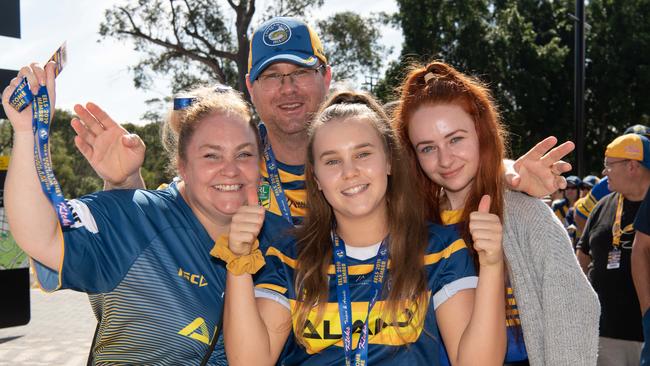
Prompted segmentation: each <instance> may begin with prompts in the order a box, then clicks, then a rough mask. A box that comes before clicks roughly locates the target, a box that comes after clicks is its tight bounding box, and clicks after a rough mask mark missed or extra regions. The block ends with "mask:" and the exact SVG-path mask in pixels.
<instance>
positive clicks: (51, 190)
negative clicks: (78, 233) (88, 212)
mask: <svg viewBox="0 0 650 366" xmlns="http://www.w3.org/2000/svg"><path fill="white" fill-rule="evenodd" d="M50 60H54V61H56V62H57V66H56V69H55V72H54V74H55V76H58V75H59V73H60V72H61V70H62V69H63V66H64V62H65V43H64V44H63V45H62V46H61V47H60V48H59V49H58V50H56V52H55V53H54V55H53V56H52V57H51V58H50ZM48 62H49V61H48ZM9 103H10V104H11V106H12V107H13V108H15V109H16V110H17V111H19V112H20V111H22V110H23V109H25V108H27V106H28V105H29V104H30V103H31V105H32V133H33V134H34V164H35V165H36V173H37V175H38V180H39V182H40V183H41V189H42V190H43V193H45V196H46V197H47V198H48V199H49V200H50V203H52V206H53V207H54V211H55V212H56V215H57V217H58V219H59V223H60V224H61V226H62V227H68V226H71V225H72V224H73V223H74V217H73V215H72V210H71V209H70V206H69V205H68V203H67V202H66V200H65V198H64V197H63V191H62V190H61V186H60V185H59V182H58V181H57V180H56V177H55V176H54V171H53V170H52V159H51V157H50V148H49V139H50V126H51V124H50V122H51V118H52V110H51V105H50V96H49V95H48V93H47V87H46V86H44V85H41V86H40V87H39V89H38V93H37V94H36V95H34V94H33V93H32V92H31V89H30V87H29V83H28V82H27V78H23V80H22V81H21V82H20V84H18V86H17V87H16V90H14V92H13V93H12V94H11V97H10V98H9Z"/></svg>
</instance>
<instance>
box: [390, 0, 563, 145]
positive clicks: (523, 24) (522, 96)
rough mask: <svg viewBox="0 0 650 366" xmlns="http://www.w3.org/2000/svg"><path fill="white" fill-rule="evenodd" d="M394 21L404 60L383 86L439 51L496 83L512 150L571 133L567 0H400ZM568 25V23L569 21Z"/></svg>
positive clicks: (439, 54) (493, 86)
mask: <svg viewBox="0 0 650 366" xmlns="http://www.w3.org/2000/svg"><path fill="white" fill-rule="evenodd" d="M398 4H399V12H398V13H397V14H396V15H395V16H394V22H395V24H397V25H399V26H401V27H402V29H403V32H404V47H403V50H402V56H401V60H400V61H401V62H396V63H394V64H393V65H392V66H391V68H389V70H388V72H387V73H386V77H385V79H384V80H383V81H382V84H381V86H380V96H381V97H382V98H383V99H385V100H388V99H391V98H394V97H395V94H394V93H391V91H393V90H394V89H395V87H396V86H397V85H399V82H401V80H402V78H403V76H404V70H405V69H406V68H407V66H408V64H409V63H410V62H412V61H414V60H415V61H417V62H420V63H425V62H428V61H429V60H431V59H433V58H435V59H440V60H443V61H445V62H447V63H450V64H451V65H453V66H454V67H456V68H457V69H459V70H461V71H463V72H465V73H468V74H471V75H474V76H477V77H479V78H480V79H481V80H483V81H484V82H486V83H487V84H488V85H489V87H490V88H491V90H492V92H493V94H494V96H495V99H496V101H497V104H498V106H499V109H500V112H501V115H502V118H503V120H504V122H505V123H506V125H507V126H508V128H509V130H510V132H511V136H512V138H511V142H512V144H511V147H512V152H513V155H518V154H520V153H521V152H522V151H524V150H526V149H528V148H529V147H530V144H531V143H532V142H533V141H536V140H540V139H541V138H543V137H545V136H547V135H549V134H555V135H557V136H559V137H560V138H561V139H562V138H564V139H568V138H570V137H571V135H570V134H571V132H572V131H573V129H572V128H571V123H572V121H571V109H570V108H571V106H570V104H569V102H570V101H571V100H572V99H571V98H570V96H571V85H572V84H571V83H570V80H571V78H572V75H571V74H569V73H568V72H567V70H572V69H566V67H567V65H568V64H569V62H570V58H569V56H570V49H569V47H568V45H567V43H566V42H567V41H568V40H569V39H570V37H568V36H567V34H569V35H570V31H571V28H570V27H568V25H567V21H566V20H565V19H566V18H567V16H566V13H567V8H566V3H565V2H562V1H559V2H557V1H555V2H549V1H536V0H528V1H514V0H496V1H488V0H472V1H467V2H450V1H443V0H425V1H415V0H399V1H398ZM569 25H570V24H569Z"/></svg>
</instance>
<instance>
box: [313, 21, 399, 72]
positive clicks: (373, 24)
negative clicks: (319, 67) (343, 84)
mask: <svg viewBox="0 0 650 366" xmlns="http://www.w3.org/2000/svg"><path fill="white" fill-rule="evenodd" d="M380 21H381V19H380V18H379V17H373V18H370V17H369V18H364V17H362V16H360V15H359V14H355V13H352V12H343V13H337V14H335V15H333V16H331V17H329V18H327V19H325V20H322V21H319V22H318V34H321V35H322V40H321V41H322V42H323V44H324V47H325V54H326V55H327V57H328V62H329V63H330V64H332V65H333V66H334V73H335V75H334V77H335V79H337V80H345V79H354V78H355V77H356V76H358V75H361V74H363V73H373V74H374V73H376V72H377V71H378V70H379V68H380V67H381V61H382V60H381V59H380V58H379V57H377V55H378V54H379V55H384V54H386V53H387V51H388V49H387V48H386V47H384V46H381V45H379V38H380V33H379V29H378V24H379V23H380ZM348 60H355V62H349V61H348Z"/></svg>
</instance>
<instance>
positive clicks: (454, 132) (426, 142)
mask: <svg viewBox="0 0 650 366" xmlns="http://www.w3.org/2000/svg"><path fill="white" fill-rule="evenodd" d="M457 132H465V133H467V130H465V129H463V128H459V129H457V130H454V131H451V132H450V133H448V134H446V135H445V136H444V138H448V137H449V136H452V135H454V134H456V133H457ZM433 143H435V141H433V140H426V141H420V142H418V143H417V145H415V147H416V148H417V147H418V146H420V145H428V144H433Z"/></svg>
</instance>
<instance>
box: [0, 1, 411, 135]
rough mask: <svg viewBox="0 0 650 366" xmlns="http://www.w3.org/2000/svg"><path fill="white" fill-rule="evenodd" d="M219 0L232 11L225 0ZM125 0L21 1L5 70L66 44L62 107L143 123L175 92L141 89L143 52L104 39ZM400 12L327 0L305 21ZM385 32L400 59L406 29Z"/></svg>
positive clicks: (0, 59) (6, 46)
mask: <svg viewBox="0 0 650 366" xmlns="http://www.w3.org/2000/svg"><path fill="white" fill-rule="evenodd" d="M215 1H217V2H219V3H223V5H224V7H228V5H227V4H226V1H225V0H215ZM124 2H125V1H124V0H120V1H109V0H104V1H83V2H82V1H78V0H58V1H38V0H20V6H21V8H20V14H21V39H15V38H9V37H3V36H0V49H1V50H2V53H1V54H0V68H2V69H10V70H18V69H19V68H20V67H22V66H24V65H28V64H29V63H31V62H34V61H38V62H41V63H43V62H45V61H46V60H47V59H48V58H49V57H50V56H51V54H52V53H53V52H54V51H55V50H56V49H57V48H58V47H59V46H60V45H61V44H62V43H63V42H64V41H66V42H67V51H68V63H67V65H66V67H65V69H64V70H63V71H62V73H61V74H60V75H59V77H58V78H57V98H56V99H57V108H63V109H68V110H72V107H73V106H74V104H76V103H85V102H88V101H93V102H95V103H97V104H99V105H100V106H101V107H102V108H104V109H105V110H106V111H107V112H108V113H109V115H111V116H112V117H113V119H115V120H116V121H118V122H131V123H136V124H138V123H140V117H141V116H142V114H143V113H144V112H145V111H146V110H147V108H148V107H147V106H146V105H145V101H146V100H149V99H152V98H162V97H165V96H167V95H169V94H171V88H170V86H169V83H168V82H167V80H165V78H164V77H162V76H157V75H155V76H154V77H155V78H156V82H155V83H154V86H153V87H152V88H151V89H148V90H141V89H136V88H135V87H134V85H133V74H132V72H130V71H129V66H133V65H135V64H136V63H137V62H138V60H139V59H140V58H141V56H142V54H141V53H139V52H137V51H135V50H134V49H133V44H132V43H131V42H129V41H117V40H115V39H112V38H106V39H102V38H101V36H100V35H99V33H98V31H99V24H100V23H101V22H102V21H103V20H104V11H105V10H106V9H108V8H110V7H112V6H113V5H117V4H122V3H124ZM82 4H83V5H82ZM265 4H266V2H265V1H263V0H258V5H257V9H265V8H266V5H265ZM396 10H397V5H396V4H395V2H394V1H393V0H372V1H368V0H363V1H350V0H325V5H324V6H323V7H322V8H321V9H319V10H318V11H317V12H315V13H317V17H315V18H311V19H306V20H307V22H308V23H311V24H313V23H315V21H316V20H317V19H320V18H325V17H327V16H329V15H332V14H334V13H335V12H339V11H353V12H357V13H361V14H369V13H371V12H379V11H385V12H394V11H396ZM258 11H259V10H258ZM256 23H257V20H256V19H254V20H253V24H256ZM381 33H382V40H381V43H382V44H384V45H386V46H389V47H393V53H392V54H391V55H390V56H389V57H388V58H387V59H394V58H397V55H398V54H399V51H400V49H401V43H402V35H401V31H399V30H397V29H392V28H384V29H382V32H381ZM386 64H387V63H386Z"/></svg>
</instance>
